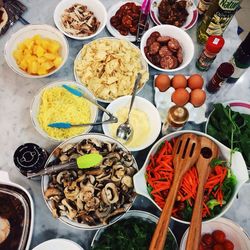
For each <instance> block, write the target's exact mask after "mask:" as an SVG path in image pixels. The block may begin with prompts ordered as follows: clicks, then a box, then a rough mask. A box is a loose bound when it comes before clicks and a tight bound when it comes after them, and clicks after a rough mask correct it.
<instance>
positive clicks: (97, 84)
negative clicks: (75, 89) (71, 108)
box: [75, 38, 149, 100]
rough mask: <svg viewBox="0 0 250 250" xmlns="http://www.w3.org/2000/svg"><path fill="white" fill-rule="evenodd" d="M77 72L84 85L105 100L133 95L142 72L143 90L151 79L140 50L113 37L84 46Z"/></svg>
mask: <svg viewBox="0 0 250 250" xmlns="http://www.w3.org/2000/svg"><path fill="white" fill-rule="evenodd" d="M75 72H76V75H77V76H78V78H79V79H80V81H81V83H82V84H84V85H85V86H86V87H87V88H88V89H89V90H90V91H91V92H92V93H93V94H94V95H95V96H96V97H98V98H100V99H104V100H113V99H116V98H117V97H119V96H124V95H131V94H132V90H133V86H134V82H135V79H136V77H137V74H138V73H141V74H142V78H141V81H140V83H139V88H142V86H143V84H144V83H145V82H146V81H147V80H148V79H149V74H148V71H147V68H146V67H145V65H143V64H142V59H141V54H140V50H139V49H137V48H136V47H133V46H132V45H131V44H130V43H129V42H127V41H125V40H119V39H110V38H102V39H98V40H95V41H93V42H91V43H89V44H87V45H84V47H83V48H82V50H81V54H80V57H79V58H77V59H76V61H75Z"/></svg>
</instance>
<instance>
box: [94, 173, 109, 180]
mask: <svg viewBox="0 0 250 250" xmlns="http://www.w3.org/2000/svg"><path fill="white" fill-rule="evenodd" d="M110 177H111V174H108V175H106V174H105V173H104V174H102V175H99V176H97V177H96V180H97V181H98V182H103V181H105V180H110Z"/></svg>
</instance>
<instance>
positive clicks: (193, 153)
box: [149, 133, 200, 250]
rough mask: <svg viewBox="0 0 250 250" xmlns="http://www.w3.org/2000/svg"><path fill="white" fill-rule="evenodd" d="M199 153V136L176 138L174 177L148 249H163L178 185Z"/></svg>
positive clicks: (184, 135) (188, 135)
mask: <svg viewBox="0 0 250 250" xmlns="http://www.w3.org/2000/svg"><path fill="white" fill-rule="evenodd" d="M199 154H200V141H199V138H198V137H197V136H196V135H194V134H191V133H187V134H183V135H181V136H180V137H178V138H177V141H176V142H175V144H174V148H173V163H174V171H175V172H174V179H173V183H172V186H171V188H170V191H169V194H168V197H167V200H166V203H165V205H164V207H163V210H162V213H161V216H160V219H159V221H158V224H157V227H156V229H155V232H154V235H153V237H152V240H151V244H150V248H149V249H150V250H156V249H157V250H162V249H164V245H165V241H166V238H167V233H168V225H169V221H170V217H171V214H172V209H173V206H174V203H175V199H176V195H177V192H178V189H179V185H180V183H181V180H182V178H183V176H184V174H185V173H186V172H187V171H188V170H189V168H190V167H192V166H193V165H194V163H195V162H196V161H197V159H198V156H199Z"/></svg>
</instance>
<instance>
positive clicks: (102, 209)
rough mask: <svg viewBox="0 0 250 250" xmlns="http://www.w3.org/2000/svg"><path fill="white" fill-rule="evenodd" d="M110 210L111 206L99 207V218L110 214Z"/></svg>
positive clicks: (97, 214) (97, 212) (97, 211)
mask: <svg viewBox="0 0 250 250" xmlns="http://www.w3.org/2000/svg"><path fill="white" fill-rule="evenodd" d="M110 211H111V206H104V207H99V208H98V209H97V210H96V211H95V214H96V216H97V217H98V218H104V217H106V216H108V214H109V213H110Z"/></svg>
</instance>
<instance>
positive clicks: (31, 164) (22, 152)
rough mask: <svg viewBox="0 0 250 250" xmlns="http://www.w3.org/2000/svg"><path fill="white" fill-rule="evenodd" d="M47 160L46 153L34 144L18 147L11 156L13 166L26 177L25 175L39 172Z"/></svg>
mask: <svg viewBox="0 0 250 250" xmlns="http://www.w3.org/2000/svg"><path fill="white" fill-rule="evenodd" d="M47 158H48V153H47V151H46V150H44V149H42V148H40V147H39V146H38V145H36V144H34V143H25V144H23V145H21V146H19V147H18V148H17V149H16V151H15V153H14V156H13V159H14V163H15V165H16V166H17V168H18V170H19V171H20V172H21V173H22V174H23V175H24V176H27V173H36V172H38V171H39V170H41V169H42V168H43V167H44V165H45V163H46V160H47Z"/></svg>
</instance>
